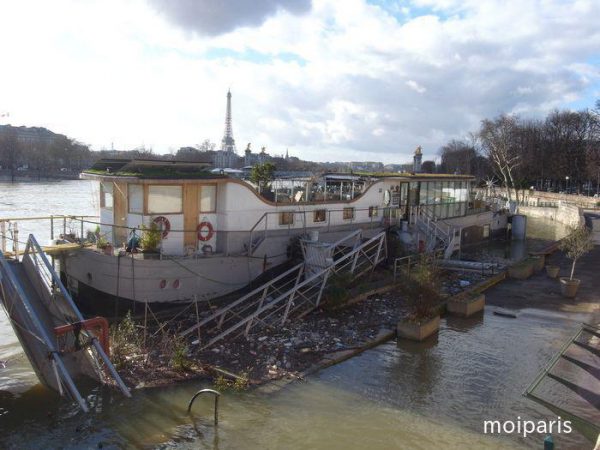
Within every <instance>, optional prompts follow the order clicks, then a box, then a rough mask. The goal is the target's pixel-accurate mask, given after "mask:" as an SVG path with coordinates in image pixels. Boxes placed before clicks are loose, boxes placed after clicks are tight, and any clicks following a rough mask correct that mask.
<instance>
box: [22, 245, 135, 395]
mask: <svg viewBox="0 0 600 450" xmlns="http://www.w3.org/2000/svg"><path fill="white" fill-rule="evenodd" d="M30 255H33V257H34V258H35V259H36V266H37V267H38V270H39V269H40V266H39V265H38V264H37V261H41V262H42V264H43V265H42V268H45V271H46V275H47V276H48V275H49V276H50V278H51V279H52V280H53V282H54V285H55V286H56V287H58V289H59V290H60V293H61V294H62V298H63V299H64V300H65V302H66V303H67V306H68V308H69V309H70V311H71V312H72V313H73V314H74V315H75V317H77V320H78V321H79V322H83V321H84V320H85V319H84V317H83V316H82V314H81V312H80V311H79V308H77V306H76V305H75V302H74V301H73V298H72V297H71V294H69V292H68V291H67V289H66V288H65V286H64V285H63V283H62V281H61V280H60V277H59V276H58V274H57V273H56V271H55V270H54V268H53V267H52V265H51V264H50V262H49V261H48V258H47V257H46V254H45V253H44V251H43V250H42V248H41V247H40V245H39V244H38V242H37V240H36V239H35V236H34V235H33V234H30V235H29V238H28V240H27V246H26V247H25V252H24V253H23V258H25V257H26V256H30ZM49 288H51V286H49ZM90 339H91V342H92V345H93V346H94V348H95V349H96V352H97V353H98V355H100V358H101V359H102V361H103V362H104V365H105V366H106V368H107V369H108V371H109V372H110V374H111V376H112V377H113V379H114V380H115V382H116V383H117V385H118V386H119V389H120V390H121V392H122V393H123V394H124V395H125V396H127V397H131V392H130V391H129V389H128V388H127V386H126V385H125V383H124V382H123V380H122V379H121V377H120V376H119V374H118V373H117V370H116V369H115V367H114V366H113V364H112V363H111V361H110V359H109V358H108V356H107V355H106V352H105V351H104V349H103V348H102V345H100V343H99V342H98V339H97V338H96V337H95V336H93V335H92V336H90Z"/></svg>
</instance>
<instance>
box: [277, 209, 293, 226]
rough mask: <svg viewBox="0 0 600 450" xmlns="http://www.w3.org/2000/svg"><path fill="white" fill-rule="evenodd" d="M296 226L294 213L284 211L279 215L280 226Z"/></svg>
mask: <svg viewBox="0 0 600 450" xmlns="http://www.w3.org/2000/svg"><path fill="white" fill-rule="evenodd" d="M293 224H294V213H293V212H288V211H284V212H281V213H279V225H293Z"/></svg>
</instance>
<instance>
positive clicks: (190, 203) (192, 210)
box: [183, 183, 201, 248]
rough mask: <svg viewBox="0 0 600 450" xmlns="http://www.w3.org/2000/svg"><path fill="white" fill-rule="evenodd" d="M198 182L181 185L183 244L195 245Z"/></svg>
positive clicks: (196, 240)
mask: <svg viewBox="0 0 600 450" xmlns="http://www.w3.org/2000/svg"><path fill="white" fill-rule="evenodd" d="M199 189H201V187H200V186H199V185H198V184H191V183H189V184H184V185H183V229H184V230H186V231H185V236H184V245H185V246H186V247H187V246H192V247H194V248H196V247H197V243H198V237H197V234H196V227H197V226H198V214H199V206H198V191H199Z"/></svg>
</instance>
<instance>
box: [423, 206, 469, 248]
mask: <svg viewBox="0 0 600 450" xmlns="http://www.w3.org/2000/svg"><path fill="white" fill-rule="evenodd" d="M411 217H412V218H413V221H414V222H413V223H414V225H415V226H416V228H417V230H418V231H420V232H421V233H423V234H424V235H425V237H426V239H425V251H426V252H427V253H434V252H436V251H438V250H442V251H443V252H444V259H449V258H450V257H451V256H452V254H453V253H454V252H455V251H458V250H460V239H461V229H460V228H457V227H452V226H450V225H447V224H445V223H441V222H439V221H437V219H436V218H435V217H434V215H433V213H432V212H431V210H430V209H429V208H427V207H416V208H415V210H414V212H413V213H412V214H411Z"/></svg>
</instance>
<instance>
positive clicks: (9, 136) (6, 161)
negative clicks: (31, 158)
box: [0, 127, 22, 179]
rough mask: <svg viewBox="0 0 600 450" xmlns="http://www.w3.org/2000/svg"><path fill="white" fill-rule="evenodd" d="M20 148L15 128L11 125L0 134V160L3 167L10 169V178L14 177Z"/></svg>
mask: <svg viewBox="0 0 600 450" xmlns="http://www.w3.org/2000/svg"><path fill="white" fill-rule="evenodd" d="M21 150H22V148H21V143H20V142H19V140H18V138H17V132H16V130H15V129H13V128H12V127H11V128H8V129H7V130H5V131H3V132H2V134H0V162H1V165H2V166H3V167H5V168H7V169H8V170H10V176H11V179H14V176H15V169H16V168H17V165H18V162H19V157H20V156H21Z"/></svg>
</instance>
